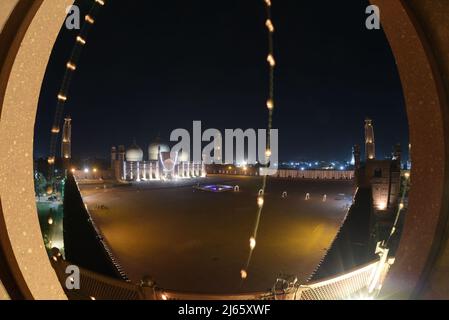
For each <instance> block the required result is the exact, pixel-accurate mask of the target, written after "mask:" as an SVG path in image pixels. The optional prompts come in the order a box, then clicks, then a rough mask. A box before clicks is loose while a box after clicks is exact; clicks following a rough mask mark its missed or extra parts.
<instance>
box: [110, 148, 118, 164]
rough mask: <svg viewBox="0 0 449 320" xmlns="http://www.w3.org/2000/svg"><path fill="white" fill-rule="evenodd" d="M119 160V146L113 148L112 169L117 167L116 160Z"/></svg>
mask: <svg viewBox="0 0 449 320" xmlns="http://www.w3.org/2000/svg"><path fill="white" fill-rule="evenodd" d="M116 161H117V148H116V147H112V148H111V169H114V168H115V162H116Z"/></svg>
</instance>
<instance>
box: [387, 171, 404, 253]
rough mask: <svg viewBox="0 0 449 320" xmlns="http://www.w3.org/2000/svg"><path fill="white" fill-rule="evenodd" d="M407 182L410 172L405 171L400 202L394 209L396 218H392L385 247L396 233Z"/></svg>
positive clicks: (402, 208)
mask: <svg viewBox="0 0 449 320" xmlns="http://www.w3.org/2000/svg"><path fill="white" fill-rule="evenodd" d="M409 184H410V173H409V172H406V173H405V174H404V182H403V184H402V195H401V200H400V202H399V206H398V209H397V211H396V218H395V220H394V223H393V226H392V228H391V232H390V234H389V236H388V239H387V241H386V242H385V246H386V247H387V248H388V246H389V244H390V241H391V239H392V237H393V235H394V234H395V233H396V231H397V226H398V223H399V218H400V217H401V213H402V211H403V210H404V208H405V203H404V201H405V198H406V195H407V191H408V188H409Z"/></svg>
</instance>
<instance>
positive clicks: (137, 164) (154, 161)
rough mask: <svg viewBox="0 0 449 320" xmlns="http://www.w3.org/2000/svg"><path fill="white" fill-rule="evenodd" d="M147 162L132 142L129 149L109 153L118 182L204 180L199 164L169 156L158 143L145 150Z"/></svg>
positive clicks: (204, 172) (204, 174) (121, 146)
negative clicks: (200, 178) (146, 151)
mask: <svg viewBox="0 0 449 320" xmlns="http://www.w3.org/2000/svg"><path fill="white" fill-rule="evenodd" d="M147 154H148V158H147V159H146V160H145V153H144V151H143V149H142V148H140V147H139V146H138V145H137V143H136V142H134V143H133V144H132V145H131V146H130V147H129V148H127V149H126V148H125V146H123V145H120V146H118V148H117V147H115V146H114V147H112V149H111V168H112V170H113V172H114V176H115V178H116V179H117V180H120V181H137V182H139V181H152V180H172V179H189V178H199V177H206V168H205V165H204V163H203V162H201V163H195V162H191V161H190V159H189V157H188V156H186V155H184V154H178V153H172V152H171V151H170V147H169V146H168V145H167V144H164V143H162V142H160V141H159V140H157V141H155V142H153V143H151V144H150V145H149V146H148V153H147Z"/></svg>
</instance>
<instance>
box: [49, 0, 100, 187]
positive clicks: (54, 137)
mask: <svg viewBox="0 0 449 320" xmlns="http://www.w3.org/2000/svg"><path fill="white" fill-rule="evenodd" d="M104 5H105V1H104V0H93V3H92V6H91V7H90V10H89V13H88V14H87V15H86V16H85V17H84V23H83V26H82V28H81V30H80V32H79V34H78V35H77V37H76V41H75V45H74V47H73V49H72V52H71V54H70V58H69V61H68V62H67V63H66V71H65V73H64V77H63V80H62V84H61V87H60V89H59V93H58V95H57V104H56V110H55V117H54V120H53V126H52V128H51V140H50V155H49V157H48V164H49V172H48V180H49V182H50V183H52V181H53V177H54V172H55V159H56V148H57V144H58V141H59V133H60V132H61V123H62V118H63V115H64V107H65V104H66V102H67V100H68V94H69V88H70V83H71V80H72V77H73V74H74V72H75V71H76V70H77V66H78V62H79V59H80V56H81V53H82V51H83V48H84V46H85V45H86V44H87V36H88V35H89V31H90V30H91V28H92V26H93V25H94V24H95V19H96V17H97V14H98V11H99V10H100V9H101V8H102V7H103V6H104Z"/></svg>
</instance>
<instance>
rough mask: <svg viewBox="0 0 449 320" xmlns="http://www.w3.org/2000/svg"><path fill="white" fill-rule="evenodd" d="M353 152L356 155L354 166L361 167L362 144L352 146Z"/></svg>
mask: <svg viewBox="0 0 449 320" xmlns="http://www.w3.org/2000/svg"><path fill="white" fill-rule="evenodd" d="M352 154H353V157H354V167H355V168H356V169H359V168H360V146H359V145H355V146H354V147H353V148H352Z"/></svg>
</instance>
